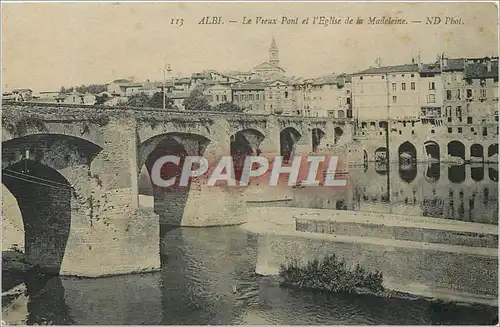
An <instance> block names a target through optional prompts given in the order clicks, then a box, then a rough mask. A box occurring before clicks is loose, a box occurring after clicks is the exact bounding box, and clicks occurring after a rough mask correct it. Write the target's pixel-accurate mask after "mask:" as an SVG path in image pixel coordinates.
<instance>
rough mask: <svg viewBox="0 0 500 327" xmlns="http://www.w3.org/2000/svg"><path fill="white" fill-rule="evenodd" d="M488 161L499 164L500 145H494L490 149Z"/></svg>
mask: <svg viewBox="0 0 500 327" xmlns="http://www.w3.org/2000/svg"><path fill="white" fill-rule="evenodd" d="M488 161H489V162H498V143H495V144H492V145H490V146H489V147H488Z"/></svg>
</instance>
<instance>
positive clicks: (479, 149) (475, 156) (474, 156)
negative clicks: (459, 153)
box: [470, 144, 484, 162]
mask: <svg viewBox="0 0 500 327" xmlns="http://www.w3.org/2000/svg"><path fill="white" fill-rule="evenodd" d="M470 160H471V161H474V162H483V161H484V149H483V146H482V145H481V144H472V145H471V147H470Z"/></svg>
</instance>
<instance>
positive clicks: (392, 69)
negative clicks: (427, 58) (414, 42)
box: [353, 64, 418, 75]
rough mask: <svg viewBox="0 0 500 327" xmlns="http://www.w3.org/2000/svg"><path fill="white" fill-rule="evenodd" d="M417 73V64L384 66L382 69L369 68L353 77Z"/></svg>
mask: <svg viewBox="0 0 500 327" xmlns="http://www.w3.org/2000/svg"><path fill="white" fill-rule="evenodd" d="M417 71H418V65H417V64H405V65H395V66H384V67H371V68H368V69H365V70H363V71H360V72H357V73H355V74H353V75H369V74H389V73H406V72H417Z"/></svg>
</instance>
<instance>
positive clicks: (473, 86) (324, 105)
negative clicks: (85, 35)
mask: <svg viewBox="0 0 500 327" xmlns="http://www.w3.org/2000/svg"><path fill="white" fill-rule="evenodd" d="M268 57H269V58H268V60H267V61H265V62H263V63H261V64H259V65H257V66H255V67H254V68H253V69H251V70H249V71H227V72H219V71H215V70H205V71H202V72H195V73H193V74H192V75H191V76H185V77H173V76H172V69H171V68H170V65H167V66H165V68H164V70H163V74H164V80H163V81H150V80H146V81H143V82H138V81H133V80H129V79H117V80H114V81H111V82H109V83H106V84H103V85H93V86H94V87H92V85H91V86H90V87H85V86H82V87H70V88H67V89H65V88H64V87H62V88H61V90H49V91H46V90H43V91H39V92H36V91H34V90H31V89H15V90H13V91H11V92H7V93H4V94H3V100H4V101H29V102H39V103H63V104H78V105H103V106H134V107H156V108H165V109H170V110H224V111H238V112H244V113H253V114H274V115H285V116H305V117H330V118H354V119H359V120H370V119H378V118H381V117H390V118H391V119H418V120H422V121H424V122H431V123H434V124H437V125H440V124H442V123H443V119H446V120H447V121H446V123H462V122H463V123H467V124H472V123H479V122H483V121H485V120H492V119H495V120H496V121H498V57H484V58H448V57H447V56H446V55H444V54H442V55H439V56H438V57H437V58H436V61H435V62H432V63H422V62H421V61H420V58H419V56H416V57H415V58H411V60H409V63H403V64H400V65H392V66H383V65H382V64H381V63H382V60H381V59H380V58H378V59H377V60H375V65H374V66H372V67H369V68H367V69H365V70H362V71H359V72H354V73H341V74H333V73H332V74H328V75H325V76H320V77H317V78H310V79H304V78H301V77H296V76H289V75H288V74H287V71H286V69H285V68H283V67H281V65H280V59H279V48H278V46H277V43H276V40H275V38H274V37H273V38H272V41H271V44H270V47H269V53H268ZM163 92H165V93H163ZM163 94H165V97H164V96H163ZM163 98H165V99H163Z"/></svg>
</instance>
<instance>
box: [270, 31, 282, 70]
mask: <svg viewBox="0 0 500 327" xmlns="http://www.w3.org/2000/svg"><path fill="white" fill-rule="evenodd" d="M269 62H270V63H271V64H273V65H275V66H279V65H280V59H279V50H278V47H277V46H276V40H275V39H274V36H273V40H272V41H271V46H270V47H269Z"/></svg>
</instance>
